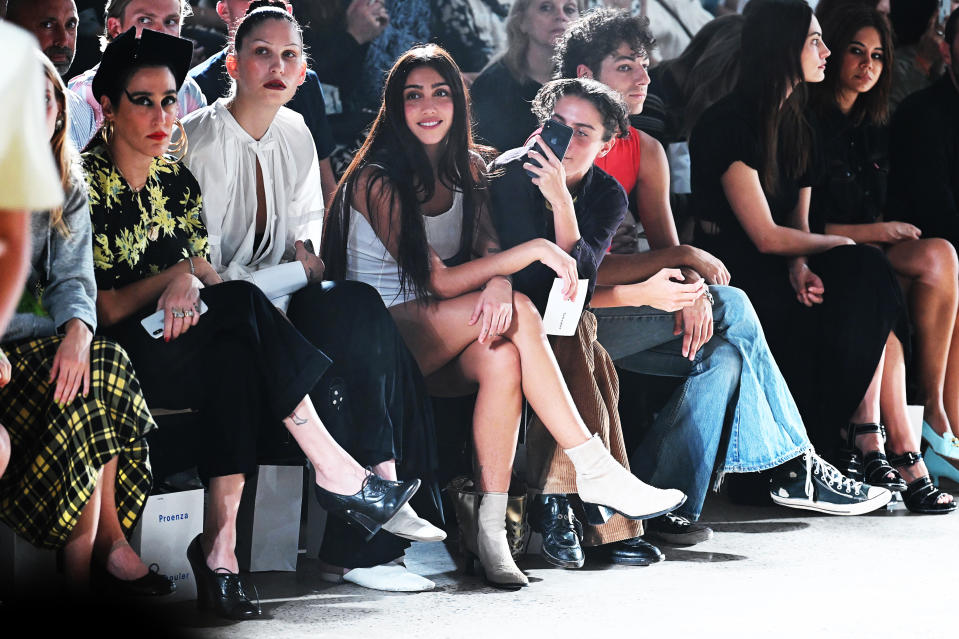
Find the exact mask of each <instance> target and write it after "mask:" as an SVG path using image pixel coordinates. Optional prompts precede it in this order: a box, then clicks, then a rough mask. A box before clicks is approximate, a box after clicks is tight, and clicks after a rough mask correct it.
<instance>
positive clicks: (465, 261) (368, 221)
mask: <svg viewBox="0 0 959 639" xmlns="http://www.w3.org/2000/svg"><path fill="white" fill-rule="evenodd" d="M383 95H384V102H383V105H382V106H381V108H380V112H379V116H378V117H377V120H376V122H375V123H374V125H373V128H372V130H371V132H370V135H369V137H368V138H367V141H366V144H365V145H364V146H363V148H362V149H360V151H359V153H358V154H357V156H356V159H355V160H354V162H353V164H352V165H351V167H350V169H349V170H348V171H347V173H346V174H345V175H344V177H343V180H342V182H341V184H340V188H339V189H338V191H337V195H336V198H335V199H334V201H333V206H332V209H331V212H330V216H329V224H328V229H327V231H326V238H325V245H324V250H323V257H324V259H325V261H326V264H327V273H328V275H331V276H333V277H334V278H337V277H347V278H350V279H358V280H361V281H366V282H369V283H371V284H372V285H374V286H375V287H376V288H377V290H378V291H379V292H380V295H381V296H382V297H383V300H384V302H386V304H387V305H388V306H389V309H390V313H391V314H392V315H393V317H394V318H395V319H396V321H397V324H398V326H399V328H400V331H401V332H402V334H403V336H404V338H405V339H406V343H407V345H408V346H409V347H410V350H411V351H412V352H413V355H414V356H415V357H416V360H417V362H418V363H419V366H420V369H421V370H422V371H423V373H424V374H425V375H426V376H427V381H428V383H429V384H430V389H431V391H432V392H434V393H438V394H439V393H442V394H447V395H455V394H458V395H467V394H471V393H473V392H477V398H476V404H475V408H474V411H473V444H474V446H473V448H474V452H475V454H476V461H477V468H478V472H477V475H478V476H477V478H476V482H475V483H476V485H478V486H479V489H480V492H481V494H480V496H479V500H478V502H479V503H478V511H477V512H475V513H474V520H473V522H472V526H469V522H464V521H463V520H462V519H461V521H460V524H461V535H462V538H463V541H464V546H465V548H466V549H467V550H468V551H470V552H471V553H472V554H474V555H478V556H479V560H480V562H481V564H482V566H483V568H484V570H485V574H486V579H487V581H488V582H490V583H491V584H492V585H494V586H496V587H500V588H506V589H518V588H521V587H523V586H526V585H527V584H528V580H527V578H526V576H525V575H524V574H523V573H522V572H521V571H520V570H519V568H518V567H517V566H516V564H515V562H514V561H513V558H512V557H511V555H510V548H509V545H508V543H507V538H506V528H505V516H506V504H507V490H508V489H509V485H510V479H511V474H512V467H513V455H514V453H515V450H516V438H517V434H518V430H519V423H520V416H521V413H522V404H523V397H524V395H525V397H526V399H527V401H528V402H529V404H530V406H531V407H532V408H533V410H534V411H536V413H537V415H538V416H539V418H540V419H541V420H542V422H543V423H544V424H545V426H546V428H547V429H548V430H549V432H550V433H551V434H552V436H553V437H554V438H555V440H556V442H557V443H558V444H559V447H561V448H562V449H563V453H557V454H560V455H563V454H565V455H564V456H566V457H568V458H569V459H570V461H571V467H572V468H571V469H570V471H571V478H570V483H572V484H574V485H575V488H576V490H577V491H578V492H579V494H580V496H581V497H582V499H583V501H584V502H586V509H587V511H588V512H590V513H592V514H593V515H596V516H597V517H598V518H600V519H602V518H604V515H605V514H606V513H608V511H609V510H615V511H616V512H618V513H621V514H623V515H625V516H626V517H628V518H630V519H641V518H644V517H648V516H652V515H653V514H654V513H661V512H664V511H669V510H673V509H674V508H676V507H677V506H678V505H679V504H681V503H682V502H683V500H684V499H685V497H684V496H683V495H682V493H681V492H680V491H678V490H677V491H662V490H659V489H658V488H654V487H652V486H649V485H647V484H644V483H642V482H640V481H639V480H638V479H636V477H634V476H633V475H631V474H630V473H629V472H628V470H627V469H626V468H624V467H623V466H622V465H621V464H619V463H617V461H616V460H615V459H614V458H613V456H611V455H610V453H609V451H608V450H607V448H606V447H605V446H604V444H603V442H602V441H601V440H600V439H598V438H595V437H591V429H590V428H588V427H587V425H586V423H584V419H583V416H582V415H581V413H580V411H579V410H578V409H577V406H576V405H575V404H574V401H573V398H572V396H571V395H570V390H569V389H568V387H567V385H566V382H565V381H564V379H563V376H562V374H561V371H560V368H559V366H558V365H557V362H556V358H555V357H554V356H553V352H552V350H551V349H550V346H549V343H548V341H547V339H546V335H545V333H544V329H543V322H542V318H541V317H540V313H539V311H538V310H537V308H536V306H535V305H534V304H533V302H532V301H531V300H530V298H529V297H527V296H526V295H524V294H522V293H519V292H514V291H513V285H512V282H511V281H510V275H512V274H513V273H516V272H518V271H521V270H522V269H524V268H526V267H528V266H530V265H531V264H540V265H541V267H542V268H543V269H544V270H545V271H546V272H547V273H549V274H550V275H549V278H550V282H552V278H554V277H560V278H561V279H562V280H563V291H562V292H563V295H564V296H565V297H567V298H573V297H575V296H576V287H577V286H578V283H579V272H578V268H577V267H578V264H577V260H576V258H575V257H574V256H572V255H570V253H569V252H567V251H566V250H563V249H562V248H560V247H559V246H557V244H556V243H554V242H551V241H549V240H547V239H544V238H540V237H536V238H530V239H529V241H525V242H521V243H516V244H515V245H513V246H511V248H509V249H508V250H501V249H500V247H499V242H498V240H497V238H496V234H495V232H494V231H493V229H492V226H491V224H490V221H489V217H488V215H489V208H488V203H487V200H486V189H485V185H486V183H487V177H488V176H487V171H486V167H485V162H484V161H483V159H482V156H481V155H480V153H481V152H482V151H484V150H485V149H484V148H483V147H478V146H477V145H476V144H475V143H474V142H473V139H472V133H471V129H470V121H471V120H470V106H469V100H468V96H467V93H466V87H465V84H464V81H463V76H462V74H461V72H460V70H459V67H457V66H456V63H455V62H453V60H452V58H451V57H450V56H449V54H448V53H447V52H446V51H444V50H443V49H442V48H440V47H438V46H436V45H426V46H421V47H414V48H413V49H410V50H409V51H407V52H406V53H405V54H403V55H402V56H401V57H400V58H399V59H398V60H397V61H396V63H395V64H394V65H393V68H392V69H391V70H390V72H389V74H388V75H387V79H386V86H385V89H384V92H383ZM523 152H524V153H525V151H523ZM530 166H531V165H530ZM523 176H524V179H526V180H529V178H528V177H526V175H525V173H524V174H523ZM583 250H584V254H585V251H588V250H589V249H587V248H586V247H585V245H584V247H583ZM617 519H618V517H617Z"/></svg>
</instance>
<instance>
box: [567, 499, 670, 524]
mask: <svg viewBox="0 0 959 639" xmlns="http://www.w3.org/2000/svg"><path fill="white" fill-rule="evenodd" d="M685 503H686V495H683V498H682V499H681V500H679V503H677V504H675V505H674V506H670V507H669V508H667V509H666V510H660V511H658V512H654V513H646V514H642V515H627V514H626V513H624V512H620V511H618V510H616V509H615V508H613V507H612V506H604V505H603V504H594V503H591V502H583V512H584V513H585V514H586V523H587V524H589V525H590V526H602V525H603V524H605V523H606V522H607V521H609V520H610V518H611V517H612V516H613V515H622V516H623V517H625V518H626V519H632V520H634V521H635V520H642V519H653V518H654V517H659V516H660V515H665V514H666V513H671V512H673V511H674V510H676V509H677V508H679V507H680V506H682V505H683V504H685Z"/></svg>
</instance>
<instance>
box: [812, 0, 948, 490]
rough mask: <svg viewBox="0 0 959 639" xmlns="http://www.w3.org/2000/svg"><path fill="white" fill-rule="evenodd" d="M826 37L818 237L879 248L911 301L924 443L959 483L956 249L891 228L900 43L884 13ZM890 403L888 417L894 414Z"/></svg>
mask: <svg viewBox="0 0 959 639" xmlns="http://www.w3.org/2000/svg"><path fill="white" fill-rule="evenodd" d="M823 28H824V32H825V36H826V37H827V38H828V40H829V41H830V42H833V43H834V44H835V45H836V50H837V51H839V52H840V53H839V54H838V56H837V57H838V58H839V59H838V60H836V61H835V63H834V64H830V65H829V66H827V67H826V79H825V81H824V82H822V83H821V84H819V85H817V86H816V87H815V88H814V89H813V90H812V94H811V97H812V106H813V113H814V116H815V117H814V119H813V124H814V130H815V134H816V143H817V145H818V146H819V147H820V148H819V149H818V152H817V157H818V158H821V160H820V162H819V164H820V166H819V167H818V168H817V171H816V174H817V175H816V180H815V184H814V186H813V191H812V203H811V205H810V212H809V218H810V227H811V228H812V230H813V231H817V232H826V233H835V234H838V235H845V236H846V237H850V238H852V239H853V240H855V241H856V242H858V243H861V244H875V245H879V246H880V247H881V248H882V249H883V250H884V251H885V253H886V257H888V258H889V262H890V263H891V264H892V267H893V269H894V270H895V271H896V274H897V275H899V277H900V282H901V283H902V284H903V286H904V289H905V292H906V294H907V295H908V297H909V303H910V311H911V314H910V315H911V319H912V325H913V327H914V328H915V331H916V343H917V352H916V359H915V362H916V365H917V367H918V370H917V372H918V380H919V386H920V392H921V401H922V403H923V406H924V408H925V409H924V413H923V424H922V431H923V433H922V436H923V439H925V440H926V441H928V442H929V445H930V446H931V447H932V449H933V450H934V451H935V452H933V453H931V455H934V456H935V457H928V456H929V455H930V454H929V453H927V457H928V459H927V461H929V462H930V472H931V473H932V475H933V476H934V477H936V476H937V475H939V474H941V473H940V472H939V471H940V470H943V471H945V474H948V475H949V476H951V477H953V478H959V470H957V469H956V467H955V466H953V465H950V464H949V463H945V465H943V463H940V462H943V461H944V459H952V460H953V464H956V466H959V439H956V437H955V435H954V433H957V432H959V431H957V430H956V428H957V427H959V322H957V321H956V306H957V301H959V280H957V277H959V273H957V271H959V266H957V260H956V251H955V249H954V248H953V246H952V244H950V243H949V242H948V241H947V240H943V239H939V238H933V239H920V236H921V235H922V230H921V229H919V228H916V227H915V226H913V225H912V224H908V223H906V222H885V221H882V218H883V214H884V212H885V207H886V174H887V171H888V166H889V152H888V131H887V129H886V127H885V123H886V120H887V103H888V95H889V87H890V85H891V84H892V35H891V33H890V29H889V25H888V23H887V22H886V20H885V18H884V17H883V15H882V14H880V13H879V12H878V11H876V10H874V9H869V8H866V7H860V6H850V7H841V8H838V9H836V10H835V11H834V12H832V13H831V14H830V21H829V23H828V24H826V25H824V27H823ZM889 403H890V402H889V398H888V397H885V396H884V397H883V398H882V405H883V413H884V414H885V413H887V412H892V411H893V410H894V408H893V407H892V406H888V404H889Z"/></svg>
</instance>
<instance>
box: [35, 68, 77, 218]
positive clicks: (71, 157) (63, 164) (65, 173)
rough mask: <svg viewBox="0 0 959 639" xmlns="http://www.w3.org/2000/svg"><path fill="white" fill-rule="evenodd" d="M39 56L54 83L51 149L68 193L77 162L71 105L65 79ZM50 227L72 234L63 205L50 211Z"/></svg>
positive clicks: (62, 183) (46, 74)
mask: <svg viewBox="0 0 959 639" xmlns="http://www.w3.org/2000/svg"><path fill="white" fill-rule="evenodd" d="M37 56H38V57H39V58H40V60H41V62H42V63H43V73H44V75H45V76H46V78H47V80H49V81H50V82H51V83H52V84H53V99H54V100H56V101H57V112H58V114H59V115H58V117H57V128H56V129H55V130H54V132H53V137H51V138H50V149H51V150H52V151H53V160H54V163H55V164H56V165H57V171H58V172H59V174H60V185H61V186H62V187H63V192H64V193H68V192H69V191H70V189H71V188H72V187H73V184H74V183H75V179H74V173H73V171H74V165H75V163H76V150H75V149H74V148H73V143H72V142H71V141H70V140H69V138H68V137H67V131H68V130H69V128H70V106H69V105H68V104H67V94H66V87H64V86H63V80H61V79H60V74H59V73H57V70H56V68H55V67H54V66H53V63H52V62H50V59H49V58H48V57H47V56H45V55H43V54H42V53H40V52H39V51H37ZM50 228H53V229H55V230H56V231H57V232H58V233H60V234H61V235H63V236H64V237H68V236H69V235H70V230H69V229H68V228H67V225H66V222H64V221H63V207H62V206H58V207H56V208H54V209H51V211H50Z"/></svg>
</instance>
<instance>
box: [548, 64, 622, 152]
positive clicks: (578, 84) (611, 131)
mask: <svg viewBox="0 0 959 639" xmlns="http://www.w3.org/2000/svg"><path fill="white" fill-rule="evenodd" d="M567 96H575V97H577V98H583V99H584V100H588V101H589V102H590V103H591V104H592V105H593V106H595V107H596V110H597V111H599V115H600V117H601V118H602V119H603V142H608V141H609V140H610V139H612V137H613V136H614V135H615V136H616V137H618V138H623V137H626V136H627V135H629V110H628V109H627V108H626V103H625V102H623V99H622V97H620V95H619V93H618V92H617V91H614V90H613V89H610V88H609V87H608V86H606V85H605V84H603V83H602V82H598V81H596V80H591V79H589V78H565V79H562V80H551V81H550V82H547V83H546V84H544V85H543V86H542V87H541V88H540V90H539V91H537V92H536V97H535V98H533V115H535V116H536V118H537V119H538V120H539V123H540V124H543V123H544V122H546V120H548V119H549V118H550V117H551V116H552V115H553V109H554V108H555V107H556V103H557V102H559V100H560V98H565V97H567Z"/></svg>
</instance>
